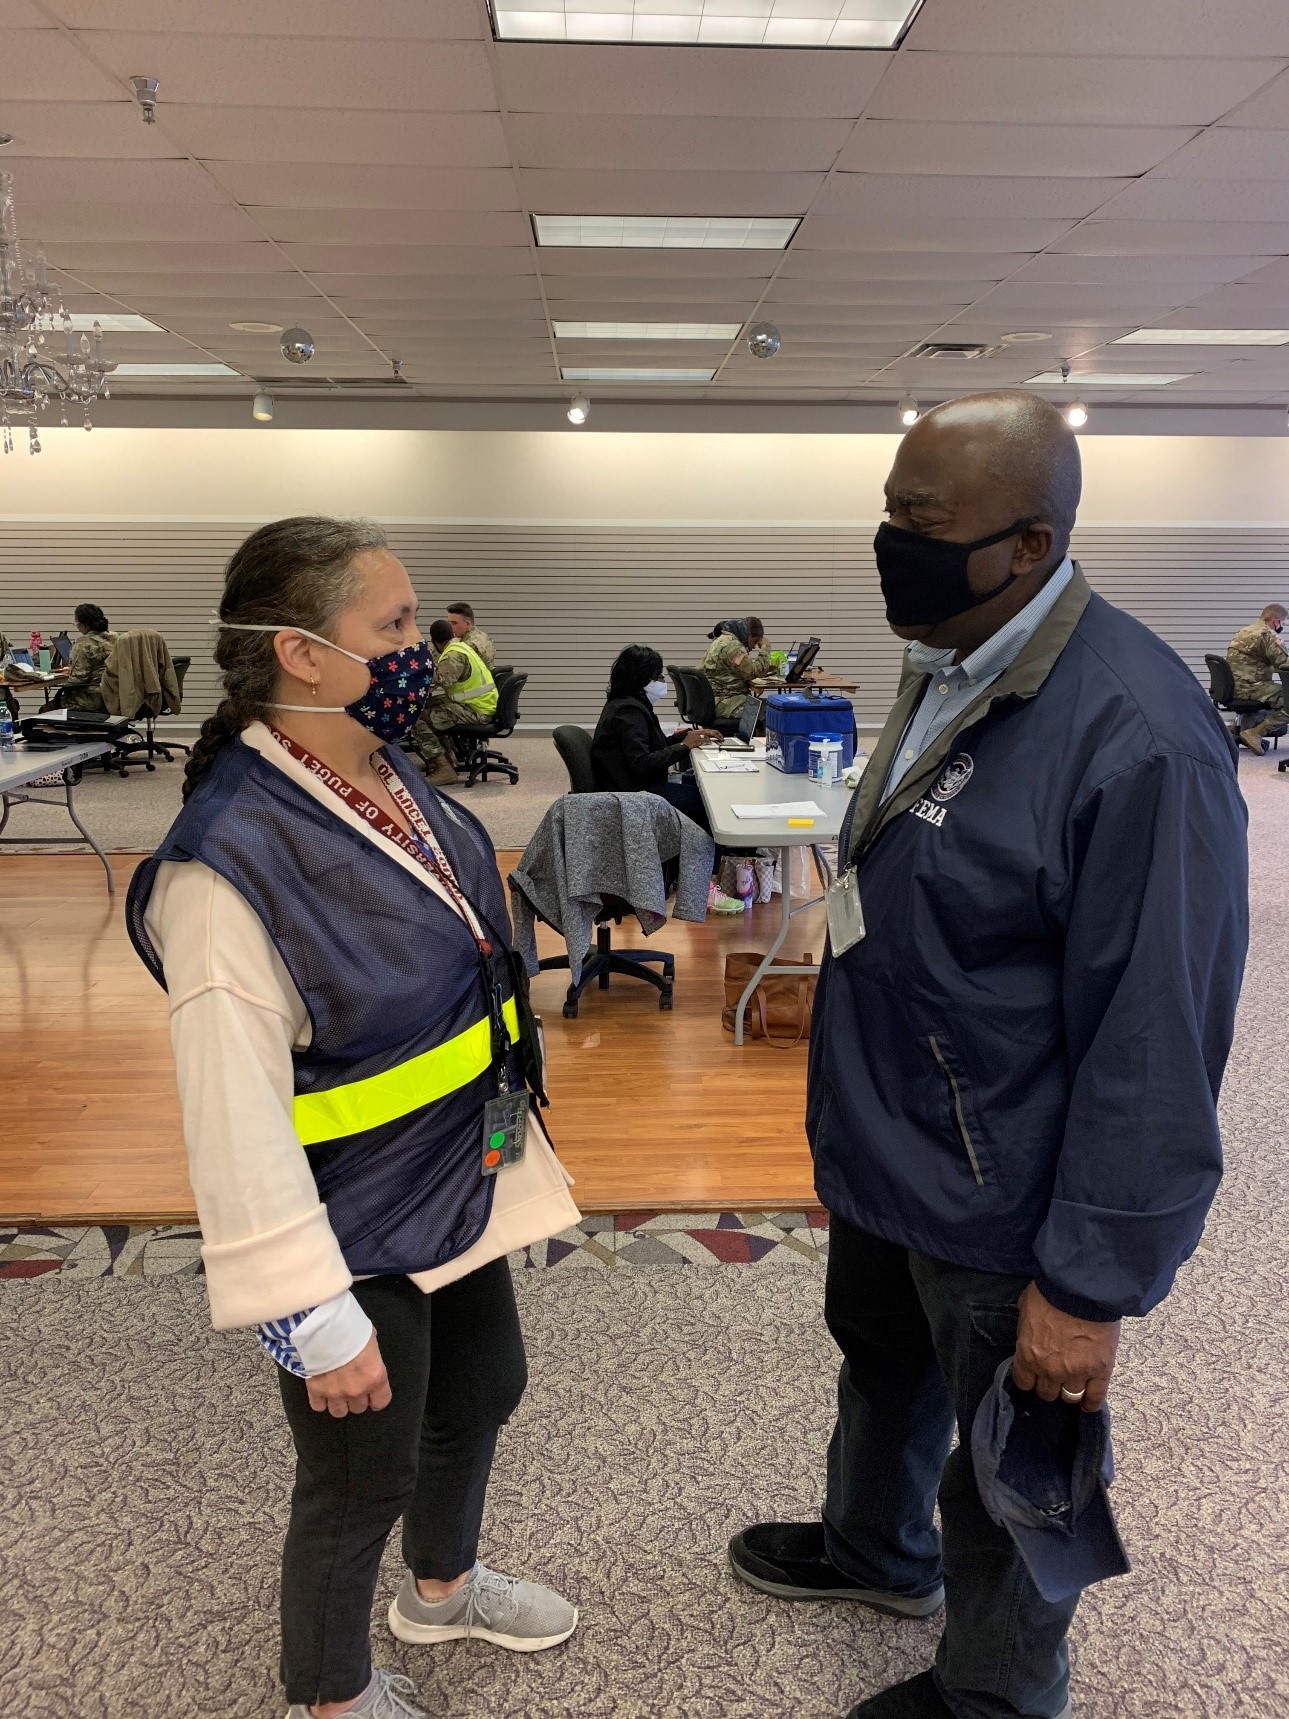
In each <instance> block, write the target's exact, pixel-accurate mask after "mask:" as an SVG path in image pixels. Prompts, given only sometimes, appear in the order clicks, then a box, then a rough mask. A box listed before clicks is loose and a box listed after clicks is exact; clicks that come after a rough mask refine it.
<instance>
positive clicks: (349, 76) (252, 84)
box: [0, 30, 497, 122]
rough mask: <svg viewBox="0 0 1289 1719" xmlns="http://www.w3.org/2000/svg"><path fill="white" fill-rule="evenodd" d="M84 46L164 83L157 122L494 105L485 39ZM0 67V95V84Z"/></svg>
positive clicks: (165, 38) (187, 40)
mask: <svg viewBox="0 0 1289 1719" xmlns="http://www.w3.org/2000/svg"><path fill="white" fill-rule="evenodd" d="M77 39H78V40H79V41H81V42H83V43H84V45H85V48H86V50H87V52H89V53H91V54H93V55H94V56H95V58H97V59H99V60H101V61H103V63H104V64H105V65H107V66H110V67H111V68H112V69H113V70H114V71H115V72H116V74H117V76H118V77H119V78H121V79H124V80H125V81H126V83H127V84H128V82H129V79H130V77H131V76H132V75H133V74H134V73H135V72H137V71H138V69H139V67H140V66H146V67H147V69H148V75H149V76H150V77H154V78H160V80H161V102H162V116H161V117H162V120H163V122H164V121H168V119H169V117H170V114H171V112H172V110H173V108H174V107H175V106H176V105H179V104H187V103H190V102H196V103H201V104H204V105H218V106H224V105H228V106H235V107H261V106H263V107H286V108H297V107H299V108H311V107H312V108H326V107H336V108H366V109H369V110H380V109H398V110H405V111H407V112H409V113H411V112H417V113H488V112H495V110H496V107H497V96H496V91H495V90H494V88H493V83H492V73H491V71H490V70H489V67H488V59H487V55H486V53H485V50H484V47H483V44H482V43H481V42H460V43H452V44H446V43H433V42H423V41H422V42H401V43H400V44H399V47H398V51H397V53H391V51H390V48H389V44H388V43H386V42H382V41H379V40H375V41H362V40H354V41H348V42H346V43H345V44H344V46H343V48H341V47H340V46H339V45H338V44H337V43H336V42H334V41H328V40H327V39H326V38H325V37H324V38H321V39H319V38H318V37H317V36H316V35H314V34H312V33H311V34H309V35H305V36H290V35H282V36H236V35H209V36H189V35H179V34H172V33H169V32H167V33H165V34H155V35H145V34H134V33H117V32H116V31H109V30H89V31H85V32H83V33H81V34H80V35H79V36H78V38H77ZM2 80H3V74H2V73H0V94H5V93H8V92H6V91H5V90H4V89H3V83H2Z"/></svg>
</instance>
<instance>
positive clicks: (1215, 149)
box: [1158, 126, 1289, 180]
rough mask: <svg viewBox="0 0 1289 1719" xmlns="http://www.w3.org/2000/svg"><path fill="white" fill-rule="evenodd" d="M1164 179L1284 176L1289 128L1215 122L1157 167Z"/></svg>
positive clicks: (1288, 154) (1288, 155)
mask: <svg viewBox="0 0 1289 1719" xmlns="http://www.w3.org/2000/svg"><path fill="white" fill-rule="evenodd" d="M1158 176H1159V177H1160V178H1161V179H1163V178H1167V179H1234V180H1239V179H1281V180H1283V179H1285V178H1286V177H1289V131H1266V130H1263V131H1241V130H1237V129H1236V128H1235V127H1233V126H1213V127H1212V128H1211V130H1209V131H1206V132H1205V133H1204V135H1203V136H1202V137H1197V138H1195V139H1194V141H1193V142H1191V143H1188V144H1187V145H1186V147H1185V148H1184V149H1179V150H1178V151H1177V153H1176V154H1175V155H1174V156H1172V158H1171V159H1170V160H1168V161H1165V162H1162V163H1161V164H1160V166H1159V168H1158Z"/></svg>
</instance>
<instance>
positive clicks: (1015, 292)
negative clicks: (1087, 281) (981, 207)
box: [972, 281, 1196, 368]
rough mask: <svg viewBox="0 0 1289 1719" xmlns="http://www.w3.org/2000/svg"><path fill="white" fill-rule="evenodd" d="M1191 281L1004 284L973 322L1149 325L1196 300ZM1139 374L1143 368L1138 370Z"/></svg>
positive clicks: (986, 299)
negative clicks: (992, 318) (1004, 319)
mask: <svg viewBox="0 0 1289 1719" xmlns="http://www.w3.org/2000/svg"><path fill="white" fill-rule="evenodd" d="M1195 290H1196V289H1195V286H1194V283H1193V282H1190V281H1172V282H1162V283H1159V284H1158V285H1150V286H1147V285H1143V284H1140V283H1138V284H1135V285H1120V286H1072V285H1066V284H1049V283H1047V282H1044V281H1004V282H1003V283H1002V284H1001V285H1000V286H997V287H995V288H994V289H993V290H992V291H990V292H989V293H988V296H987V297H982V298H981V301H980V303H979V304H977V305H975V306H974V307H973V311H972V314H973V315H974V316H1002V317H1011V318H1012V319H1013V321H1016V320H1020V321H1023V322H1026V323H1033V324H1035V325H1036V326H1037V327H1039V328H1046V327H1047V326H1048V324H1049V322H1050V321H1052V320H1053V319H1059V320H1061V321H1062V322H1084V323H1089V324H1092V325H1095V324H1098V323H1120V322H1129V323H1131V322H1133V321H1134V320H1136V321H1139V322H1140V321H1150V320H1151V319H1153V318H1154V317H1155V316H1158V315H1159V314H1160V313H1161V312H1162V311H1164V310H1168V309H1171V308H1172V307H1173V306H1174V305H1179V304H1185V303H1186V301H1187V300H1188V299H1189V298H1191V297H1193V296H1194V293H1195ZM1138 368H1140V366H1138Z"/></svg>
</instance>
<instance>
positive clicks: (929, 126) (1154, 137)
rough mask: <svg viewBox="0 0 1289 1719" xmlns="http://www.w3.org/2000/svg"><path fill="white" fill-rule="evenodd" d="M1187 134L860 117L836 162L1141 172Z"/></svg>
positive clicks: (1090, 174)
mask: <svg viewBox="0 0 1289 1719" xmlns="http://www.w3.org/2000/svg"><path fill="white" fill-rule="evenodd" d="M1192 135H1193V131H1192V129H1191V128H1188V127H1184V126H1149V125H1134V126H1111V125H945V124H940V123H939V122H931V121H925V120H922V121H918V122H916V123H911V122H907V121H903V120H892V119H862V120H860V122H859V124H858V125H857V126H856V127H855V131H854V135H853V136H852V137H851V139H850V142H849V143H847V145H846V147H845V148H844V149H843V150H842V152H841V155H840V157H839V159H838V162H837V165H838V166H839V167H841V168H844V169H849V170H851V171H854V172H859V173H953V174H977V175H982V176H985V175H990V174H1023V175H1025V176H1026V177H1032V176H1036V177H1039V178H1065V177H1067V176H1071V177H1074V178H1077V179H1095V178H1099V177H1102V176H1105V177H1113V176H1122V177H1131V176H1132V175H1135V174H1138V173H1146V172H1148V171H1149V169H1150V168H1152V167H1154V166H1155V165H1156V164H1157V163H1158V162H1160V161H1162V160H1163V159H1164V157H1165V156H1168V155H1171V154H1172V153H1173V152H1174V150H1177V149H1180V148H1181V146H1182V144H1184V143H1186V142H1187V141H1188V140H1189V139H1190V138H1191V136H1192Z"/></svg>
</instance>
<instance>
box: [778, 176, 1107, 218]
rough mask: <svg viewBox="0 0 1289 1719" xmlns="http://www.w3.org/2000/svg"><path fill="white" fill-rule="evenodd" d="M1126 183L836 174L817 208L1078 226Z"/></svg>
mask: <svg viewBox="0 0 1289 1719" xmlns="http://www.w3.org/2000/svg"><path fill="white" fill-rule="evenodd" d="M1132 183H1133V181H1131V180H1127V179H1037V178H1027V177H1024V176H1019V175H1015V174H1013V175H1010V176H1007V177H1004V176H1001V175H1000V176H998V177H990V178H983V179H982V178H973V177H971V176H969V175H967V174H954V173H946V174H935V173H834V174H833V176H832V178H831V179H830V180H829V181H828V183H827V184H826V185H825V186H824V188H823V190H822V191H821V192H820V194H819V197H818V199H817V201H816V203H815V205H814V209H813V212H812V219H813V216H815V215H841V216H848V217H849V218H851V219H852V220H871V219H873V218H877V219H879V220H881V219H886V218H888V217H894V218H899V217H901V216H906V215H919V216H948V217H950V218H952V219H955V220H966V219H969V218H970V217H972V216H975V215H984V216H987V217H990V218H1002V219H1005V220H1025V219H1029V220H1043V221H1054V220H1058V219H1068V220H1071V221H1077V220H1079V219H1080V218H1081V217H1082V216H1084V215H1090V214H1091V213H1092V211H1093V210H1094V209H1099V208H1100V207H1101V205H1102V204H1103V203H1104V202H1105V201H1106V200H1107V198H1109V197H1113V196H1114V194H1115V192H1116V191H1118V190H1120V189H1121V188H1122V187H1123V186H1125V185H1130V184H1132Z"/></svg>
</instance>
